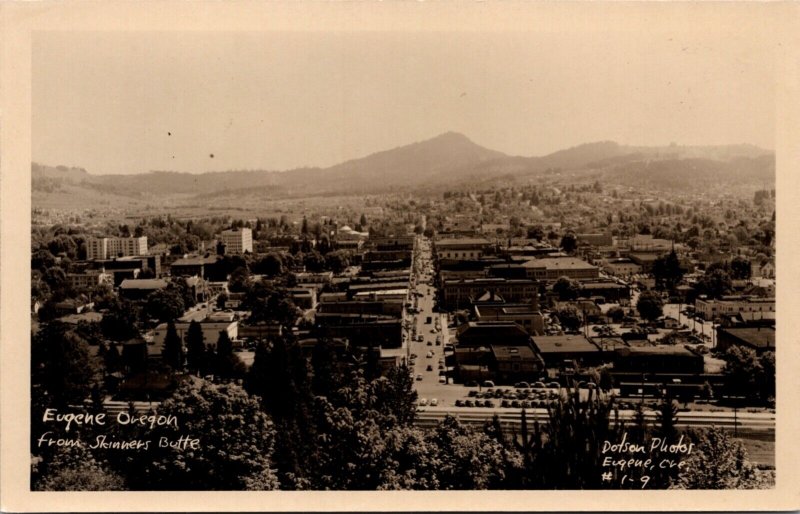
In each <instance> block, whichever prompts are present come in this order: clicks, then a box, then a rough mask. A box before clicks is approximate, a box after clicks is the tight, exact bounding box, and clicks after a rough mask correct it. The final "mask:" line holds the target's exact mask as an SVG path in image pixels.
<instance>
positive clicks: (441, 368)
mask: <svg viewBox="0 0 800 514" xmlns="http://www.w3.org/2000/svg"><path fill="white" fill-rule="evenodd" d="M438 369H440V370H443V369H444V364H442V363H441V362H440V363H439V368H438Z"/></svg>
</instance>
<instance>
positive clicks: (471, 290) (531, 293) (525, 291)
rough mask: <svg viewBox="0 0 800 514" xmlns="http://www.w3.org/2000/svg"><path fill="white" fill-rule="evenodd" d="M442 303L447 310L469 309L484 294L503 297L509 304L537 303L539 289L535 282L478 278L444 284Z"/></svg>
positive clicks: (446, 281) (447, 281) (444, 282)
mask: <svg viewBox="0 0 800 514" xmlns="http://www.w3.org/2000/svg"><path fill="white" fill-rule="evenodd" d="M441 291H442V303H443V304H444V305H443V306H444V307H446V308H456V309H459V308H467V307H469V306H470V305H471V304H472V302H473V301H474V300H477V299H478V298H480V297H481V296H482V295H483V294H484V293H487V292H488V293H492V294H495V295H499V296H501V297H502V298H503V299H504V300H505V301H507V302H530V303H533V302H536V301H537V299H538V297H539V287H538V284H537V282H536V281H534V280H527V279H522V280H507V279H504V278H477V279H467V280H445V281H443V282H442V289H441Z"/></svg>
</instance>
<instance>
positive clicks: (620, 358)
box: [614, 344, 704, 375]
mask: <svg viewBox="0 0 800 514" xmlns="http://www.w3.org/2000/svg"><path fill="white" fill-rule="evenodd" d="M614 353H615V358H614V371H615V372H618V373H647V374H653V375H659V374H699V373H703V370H704V361H703V356H702V355H699V354H697V353H695V352H692V351H690V350H688V349H687V348H686V347H684V346H681V345H677V344H676V345H659V346H652V345H647V346H630V347H627V348H624V347H620V348H617V349H615V350H614Z"/></svg>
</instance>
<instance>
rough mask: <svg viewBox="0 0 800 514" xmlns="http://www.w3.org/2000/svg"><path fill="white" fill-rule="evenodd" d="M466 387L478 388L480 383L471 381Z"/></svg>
mask: <svg viewBox="0 0 800 514" xmlns="http://www.w3.org/2000/svg"><path fill="white" fill-rule="evenodd" d="M464 386H465V387H478V383H477V382H475V381H474V380H470V381H469V382H467V383H466V384H464Z"/></svg>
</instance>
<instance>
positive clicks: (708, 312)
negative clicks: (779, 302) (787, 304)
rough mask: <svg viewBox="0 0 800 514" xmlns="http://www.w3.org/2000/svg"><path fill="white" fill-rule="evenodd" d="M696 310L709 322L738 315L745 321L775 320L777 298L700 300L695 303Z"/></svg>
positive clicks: (741, 297)
mask: <svg viewBox="0 0 800 514" xmlns="http://www.w3.org/2000/svg"><path fill="white" fill-rule="evenodd" d="M694 308H695V311H696V312H697V313H698V314H700V315H701V316H703V319H704V320H707V321H708V320H713V319H714V318H717V317H722V316H736V315H738V316H740V317H741V318H742V320H744V321H758V320H764V319H766V320H769V319H773V320H774V319H775V298H756V297H749V296H723V297H722V298H720V299H719V300H709V299H707V298H698V299H697V300H695V302H694Z"/></svg>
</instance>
